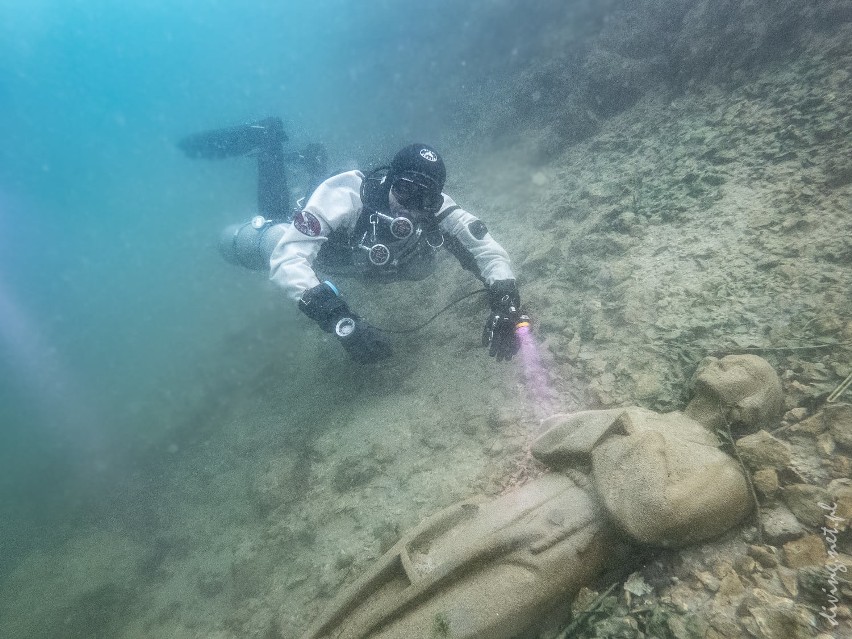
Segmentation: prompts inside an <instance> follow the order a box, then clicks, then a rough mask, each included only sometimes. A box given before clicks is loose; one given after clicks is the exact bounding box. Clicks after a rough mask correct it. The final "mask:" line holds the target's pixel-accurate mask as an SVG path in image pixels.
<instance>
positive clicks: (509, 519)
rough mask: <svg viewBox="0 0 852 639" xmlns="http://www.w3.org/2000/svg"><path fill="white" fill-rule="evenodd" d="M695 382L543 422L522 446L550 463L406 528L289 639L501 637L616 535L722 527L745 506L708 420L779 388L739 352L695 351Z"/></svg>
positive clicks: (558, 605) (579, 578) (559, 591)
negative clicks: (649, 406) (648, 398)
mask: <svg viewBox="0 0 852 639" xmlns="http://www.w3.org/2000/svg"><path fill="white" fill-rule="evenodd" d="M695 380H696V384H695V386H696V394H695V397H694V398H693V400H692V401H691V402H690V404H689V406H688V407H687V409H686V410H685V412H683V413H681V412H673V413H667V414H658V413H654V412H652V411H649V410H646V409H643V408H639V407H628V408H618V409H610V410H599V411H587V412H581V413H575V414H571V415H555V416H553V417H550V418H548V419H547V420H545V423H544V426H546V427H547V428H548V429H547V431H546V432H545V433H544V434H543V435H542V436H541V437H539V438H538V440H536V442H535V443H534V445H533V455H534V456H535V457H536V458H537V459H539V460H541V461H542V462H543V463H544V464H546V465H547V466H548V467H549V468H550V469H551V471H552V472H550V473H548V474H545V475H543V476H541V477H539V478H537V479H535V480H532V481H530V482H528V483H526V484H525V485H523V486H521V487H520V488H518V489H516V490H514V491H512V492H511V493H508V494H505V495H503V496H501V497H498V498H496V499H493V500H491V501H486V500H478V499H474V500H468V501H465V502H462V503H459V504H455V505H453V506H451V507H449V508H447V509H445V510H443V511H441V512H439V513H437V514H435V515H433V516H432V517H430V518H428V519H427V520H426V521H424V522H422V523H421V524H420V525H419V526H417V527H416V528H414V529H413V530H410V531H408V532H407V533H406V534H405V535H404V536H403V537H402V539H401V540H400V541H399V542H398V543H397V544H396V545H395V546H394V547H393V548H391V549H390V550H389V551H388V552H387V553H386V554H385V555H384V556H383V557H382V558H381V559H380V560H379V561H378V562H377V563H376V565H374V566H373V568H372V569H371V570H370V571H369V572H368V573H367V574H365V575H363V576H362V577H361V578H360V579H359V580H358V581H357V582H355V583H354V584H352V585H351V586H349V587H348V588H346V589H345V590H344V591H343V592H342V593H340V594H339V595H338V597H337V598H336V599H335V600H334V601H332V602H331V604H330V606H329V607H328V609H327V610H326V611H325V613H324V614H323V615H322V616H321V617H320V618H319V619H318V620H317V621H316V622H315V624H314V626H313V627H312V628H311V629H310V630H309V631H308V632H307V633H305V634H304V635H303V639H331V638H334V639H368V638H369V639H411V638H414V637H417V638H425V637H453V638H465V639H474V638H477V639H486V638H487V639H511V638H513V637H518V636H519V635H523V634H524V633H530V632H533V631H534V630H535V629H536V628H537V627H538V626H539V625H540V624H541V623H542V622H543V620H553V619H556V618H562V619H564V616H565V612H566V611H567V609H568V608H569V605H568V604H569V603H570V601H571V599H573V597H574V596H575V595H576V593H577V592H578V591H579V590H580V588H581V587H582V586H584V585H586V584H588V583H590V582H591V581H592V580H593V579H594V578H596V577H597V576H599V575H601V574H602V573H603V572H604V571H605V570H607V569H608V568H609V567H611V564H612V562H613V561H614V558H615V557H617V556H618V550H619V548H621V547H623V546H624V545H625V542H627V541H628V540H630V539H632V540H633V541H634V542H637V541H638V542H640V543H642V544H647V545H651V546H664V547H679V546H684V545H688V544H694V543H698V542H701V541H703V540H707V539H710V538H712V537H715V536H717V535H719V534H721V533H723V532H724V531H726V530H727V529H729V528H731V527H733V526H735V525H736V524H738V523H739V522H740V521H742V520H743V518H744V517H746V516H747V515H748V514H749V512H750V511H751V508H752V501H751V498H750V497H749V492H748V487H747V484H746V480H745V478H744V477H743V475H742V472H741V470H740V467H739V465H738V464H737V462H736V461H735V460H733V459H732V458H731V457H729V456H728V455H727V454H725V453H724V452H722V451H721V450H720V449H719V440H718V439H717V437H716V434H715V432H714V431H713V430H711V429H712V428H715V427H717V426H719V425H720V424H724V423H726V422H727V423H732V422H736V423H738V424H740V425H742V426H743V427H745V428H747V429H749V430H752V429H754V428H756V427H759V426H764V425H766V424H768V423H771V422H772V421H773V420H776V419H778V418H779V417H780V410H781V400H782V396H781V384H780V381H779V380H778V377H777V375H776V374H775V372H774V371H773V370H772V368H771V366H770V365H769V364H768V363H767V362H766V361H764V360H762V359H760V358H758V357H753V356H729V357H725V358H723V359H721V360H715V359H710V360H706V361H705V362H704V363H703V365H702V368H701V369H700V370H699V372H698V373H697V375H696V378H695Z"/></svg>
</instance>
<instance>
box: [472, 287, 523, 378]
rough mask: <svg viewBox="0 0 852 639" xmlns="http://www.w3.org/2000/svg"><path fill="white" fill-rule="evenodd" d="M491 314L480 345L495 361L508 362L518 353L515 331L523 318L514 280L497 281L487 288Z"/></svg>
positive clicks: (519, 297)
mask: <svg viewBox="0 0 852 639" xmlns="http://www.w3.org/2000/svg"><path fill="white" fill-rule="evenodd" d="M488 301H489V302H490V303H491V314H490V315H489V316H488V319H487V320H486V321H485V330H484V331H483V332H482V345H483V346H487V347H488V354H489V355H491V357H496V358H497V361H498V362H500V361H503V360H510V359H512V357H513V356H514V355H515V353H517V352H518V348H519V347H520V344H519V343H518V336H517V334H516V333H515V329H516V327H517V325H518V323H519V322H520V321H521V318H522V317H523V313H522V312H521V308H520V307H521V296H520V295H519V294H518V289H517V287H516V286H515V280H499V281H497V282H494V284H492V285H491V286H490V287H489V288H488Z"/></svg>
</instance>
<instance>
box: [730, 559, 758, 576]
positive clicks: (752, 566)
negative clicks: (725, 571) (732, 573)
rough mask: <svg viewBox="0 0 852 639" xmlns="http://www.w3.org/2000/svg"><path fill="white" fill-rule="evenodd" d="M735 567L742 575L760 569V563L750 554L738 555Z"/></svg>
mask: <svg viewBox="0 0 852 639" xmlns="http://www.w3.org/2000/svg"><path fill="white" fill-rule="evenodd" d="M734 569H735V570H736V571H737V572H738V573H739V574H741V575H750V574H752V573H753V572H755V571H756V570H757V569H758V563H757V562H756V561H755V560H754V559H752V558H751V557H749V556H742V557H738V558H737V560H736V561H734Z"/></svg>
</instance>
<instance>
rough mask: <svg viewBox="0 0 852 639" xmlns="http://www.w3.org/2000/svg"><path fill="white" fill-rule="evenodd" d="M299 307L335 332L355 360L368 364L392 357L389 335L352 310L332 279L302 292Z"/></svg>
mask: <svg viewBox="0 0 852 639" xmlns="http://www.w3.org/2000/svg"><path fill="white" fill-rule="evenodd" d="M299 310H301V311H302V312H303V313H304V314H305V315H307V316H308V317H310V318H311V319H312V320H314V321H315V322H316V323H317V324H319V326H320V328H321V329H322V330H324V331H325V332H326V333H334V334H335V335H336V336H337V338H338V339H339V340H340V343H341V344H342V345H343V348H344V349H346V352H347V353H349V356H350V357H351V358H352V359H354V360H355V361H356V362H359V363H361V364H369V363H371V362H377V361H379V360H381V359H385V358H386V357H390V355H391V352H392V349H391V344H390V341H389V340H388V338H387V336H386V335H384V334H383V333H382V332H381V331H379V330H378V329H377V328H374V327H372V326H370V325H369V324H367V322H365V321H364V320H362V319H361V318H360V317H359V316H358V315H356V314H355V313H353V312H352V311H351V310H350V309H349V305H348V304H346V302H345V301H344V300H343V298H342V297H341V296H340V293H339V292H338V291H337V288H335V286H334V285H333V284H332V283H331V282H323V283H322V284H318V285H317V286H314V287H313V288H310V289H308V290H307V291H305V292H304V293H302V298H301V299H300V300H299Z"/></svg>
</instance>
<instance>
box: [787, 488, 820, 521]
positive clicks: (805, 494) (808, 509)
mask: <svg viewBox="0 0 852 639" xmlns="http://www.w3.org/2000/svg"><path fill="white" fill-rule="evenodd" d="M781 496H782V498H783V499H784V503H785V504H787V507H788V508H789V509H790V512H792V513H793V514H794V515H795V516H796V519H798V520H799V521H801V522H802V523H803V524H807V525H808V526H822V524H823V520H824V518H825V514H826V512H825V510H824V509H823V508H822V507H820V504H827V503H829V502H830V501H831V496H830V495H829V493H828V491H827V490H826V489H825V488H820V487H819V486H813V485H811V484H793V485H792V486H785V487H784V490H783V491H782V492H781Z"/></svg>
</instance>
